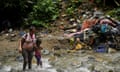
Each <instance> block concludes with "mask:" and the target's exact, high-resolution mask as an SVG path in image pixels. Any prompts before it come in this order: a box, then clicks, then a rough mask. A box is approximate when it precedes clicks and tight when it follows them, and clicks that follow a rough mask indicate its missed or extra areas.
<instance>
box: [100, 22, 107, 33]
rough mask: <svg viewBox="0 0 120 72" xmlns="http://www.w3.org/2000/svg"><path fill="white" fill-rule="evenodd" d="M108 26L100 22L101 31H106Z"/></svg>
mask: <svg viewBox="0 0 120 72" xmlns="http://www.w3.org/2000/svg"><path fill="white" fill-rule="evenodd" d="M107 29H108V26H107V24H101V33H105V32H107Z"/></svg>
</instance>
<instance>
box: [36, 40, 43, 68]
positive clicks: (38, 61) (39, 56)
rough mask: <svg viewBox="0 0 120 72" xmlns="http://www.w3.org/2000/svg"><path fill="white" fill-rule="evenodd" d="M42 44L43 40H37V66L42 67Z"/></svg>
mask: <svg viewBox="0 0 120 72" xmlns="http://www.w3.org/2000/svg"><path fill="white" fill-rule="evenodd" d="M40 44H41V40H39V39H37V41H36V45H37V48H35V58H36V60H37V65H38V66H39V65H40V66H41V67H42V61H41V52H40V51H41V50H42V47H41V46H40Z"/></svg>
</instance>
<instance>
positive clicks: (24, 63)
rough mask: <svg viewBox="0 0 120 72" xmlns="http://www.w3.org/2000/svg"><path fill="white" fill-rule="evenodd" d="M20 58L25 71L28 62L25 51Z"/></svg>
mask: <svg viewBox="0 0 120 72" xmlns="http://www.w3.org/2000/svg"><path fill="white" fill-rule="evenodd" d="M22 56H23V59H24V62H23V70H25V69H26V66H27V61H28V59H27V56H28V54H27V51H26V50H25V49H23V50H22Z"/></svg>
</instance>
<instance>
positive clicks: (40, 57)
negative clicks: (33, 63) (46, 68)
mask: <svg viewBox="0 0 120 72" xmlns="http://www.w3.org/2000/svg"><path fill="white" fill-rule="evenodd" d="M40 66H41V67H42V60H41V56H40Z"/></svg>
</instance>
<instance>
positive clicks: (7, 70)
mask: <svg viewBox="0 0 120 72" xmlns="http://www.w3.org/2000/svg"><path fill="white" fill-rule="evenodd" d="M11 70H12V67H11V66H3V68H2V69H1V70H0V72H10V71H11Z"/></svg>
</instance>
